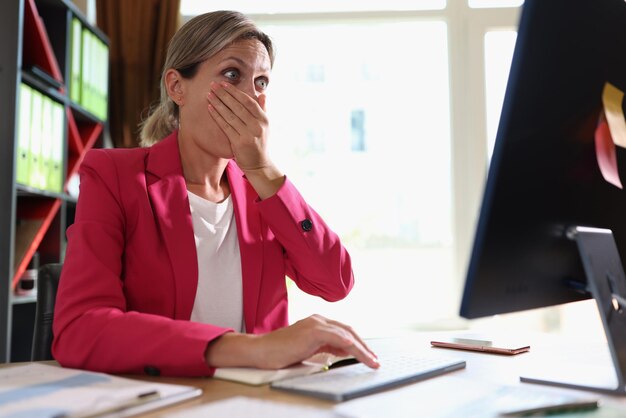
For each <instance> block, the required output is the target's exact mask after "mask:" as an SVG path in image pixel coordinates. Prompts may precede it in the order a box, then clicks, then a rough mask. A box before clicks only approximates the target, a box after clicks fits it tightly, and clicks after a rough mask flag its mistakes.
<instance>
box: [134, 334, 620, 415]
mask: <svg viewBox="0 0 626 418" xmlns="http://www.w3.org/2000/svg"><path fill="white" fill-rule="evenodd" d="M449 334H450V333H445V334H443V335H449ZM441 336H442V333H419V334H417V333H416V334H411V335H407V336H403V337H397V338H385V339H375V340H368V344H370V346H371V347H372V348H373V349H374V350H375V351H377V352H383V351H384V352H387V353H389V352H395V351H398V352H401V351H405V350H408V351H424V352H426V353H429V354H437V355H441V356H448V357H456V358H461V359H464V360H465V361H466V363H467V367H466V368H465V369H462V370H457V371H454V372H452V373H448V374H446V375H443V376H438V377H436V378H432V379H429V380H425V381H422V382H418V383H413V384H409V385H405V386H402V387H400V388H396V389H393V390H389V391H386V392H383V393H379V394H375V395H370V396H367V397H363V398H359V399H355V400H352V401H349V402H344V403H339V404H337V403H333V402H330V401H324V400H319V399H315V398H310V397H305V396H299V395H294V394H290V393H285V392H280V391H276V390H271V389H270V388H269V387H268V386H267V385H264V386H248V385H243V384H238V383H232V382H226V381H221V380H216V379H210V378H168V377H150V376H136V375H132V376H130V375H129V376H125V377H129V378H133V379H139V380H144V381H156V382H160V383H172V384H180V385H188V386H195V387H198V388H201V389H202V390H203V395H202V396H201V397H200V398H197V399H194V400H190V401H186V402H182V403H180V404H177V405H173V406H170V407H167V408H163V409H160V410H156V411H152V412H150V413H146V414H143V415H141V417H144V418H151V417H158V416H162V415H163V414H166V413H168V412H176V411H181V410H184V409H186V408H190V407H194V406H198V405H201V404H203V403H208V402H214V401H218V400H222V399H226V398H230V397H233V396H247V397H251V398H257V399H265V400H272V401H276V402H281V403H289V404H297V405H307V406H314V407H317V408H322V409H336V410H337V411H339V412H343V413H347V414H349V416H355V417H360V418H369V417H376V418H379V417H386V418H387V417H388V418H401V417H415V416H420V417H440V416H464V415H463V414H461V415H458V414H456V415H455V414H450V410H451V409H454V408H457V407H458V408H463V407H464V406H465V405H467V404H468V403H470V402H472V401H476V400H477V399H481V397H482V398H484V397H485V396H488V395H489V394H490V393H493V390H495V389H496V388H498V387H500V386H501V385H513V386H524V387H531V388H534V389H537V390H541V391H546V392H551V391H552V392H554V393H563V392H566V393H578V394H584V395H588V396H595V397H597V398H599V399H601V402H603V403H604V404H606V405H608V406H609V407H608V408H601V409H599V410H598V411H596V412H594V413H590V414H586V413H585V414H576V417H577V418H581V417H600V416H602V417H604V416H620V415H619V414H620V413H621V412H618V414H617V415H605V413H606V412H611V411H613V412H614V411H616V410H617V411H624V416H626V397H617V396H610V395H599V394H596V393H593V392H583V391H573V390H567V389H558V388H552V387H549V386H544V385H530V384H526V383H520V381H519V376H520V375H523V374H525V373H527V372H528V371H529V369H530V368H532V367H533V366H537V365H541V366H543V367H547V368H549V367H551V365H553V364H556V363H557V362H558V361H561V360H563V359H564V358H568V359H569V360H572V361H574V362H576V363H577V364H582V365H589V364H591V363H592V362H595V361H597V360H599V359H600V360H601V359H602V358H603V354H602V353H601V351H602V350H601V349H600V350H598V348H599V347H600V348H602V346H601V345H599V344H598V343H587V342H585V341H584V340H583V339H580V340H578V341H576V342H572V341H565V340H563V339H561V338H558V337H554V336H550V335H539V336H534V337H533V336H531V337H526V338H527V339H526V340H525V341H528V343H529V344H530V345H531V350H530V352H528V353H524V354H519V355H515V356H502V355H494V354H483V353H473V352H468V351H460V350H450V349H441V348H432V347H430V341H431V340H432V339H437V338H440V337H441ZM563 347H568V348H567V349H564V348H563ZM383 367H384V363H383ZM608 409H611V411H607V410H608ZM481 416H482V415H481Z"/></svg>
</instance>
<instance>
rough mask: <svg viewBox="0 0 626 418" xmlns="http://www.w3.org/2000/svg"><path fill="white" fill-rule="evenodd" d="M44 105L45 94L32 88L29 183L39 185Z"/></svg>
mask: <svg viewBox="0 0 626 418" xmlns="http://www.w3.org/2000/svg"><path fill="white" fill-rule="evenodd" d="M42 106H43V94H41V93H40V92H39V91H38V90H35V89H33V90H32V107H31V109H30V110H31V119H30V120H31V124H30V142H29V145H28V156H29V157H28V158H29V164H28V185H29V186H33V187H39V184H40V180H39V178H40V177H41V166H40V162H41V138H42V132H41V128H42Z"/></svg>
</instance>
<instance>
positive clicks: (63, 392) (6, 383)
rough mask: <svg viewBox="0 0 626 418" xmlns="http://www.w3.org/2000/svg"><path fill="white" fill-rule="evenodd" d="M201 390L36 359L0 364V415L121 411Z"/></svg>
mask: <svg viewBox="0 0 626 418" xmlns="http://www.w3.org/2000/svg"><path fill="white" fill-rule="evenodd" d="M201 394H202V391H201V390H200V389H198V388H195V387H192V386H181V385H170V384H164V383H153V382H144V381H139V380H133V379H126V378H122V377H117V376H111V375H108V374H104V373H94V372H88V371H84V370H75V369H66V368H62V367H56V366H47V365H43V364H36V363H30V364H26V365H18V366H12V367H4V368H0V417H29V418H39V417H41V418H44V417H45V418H49V417H76V416H84V415H86V414H97V415H98V416H100V415H107V414H108V415H111V414H113V413H114V414H115V416H117V417H126V416H130V415H133V414H137V413H141V412H145V411H149V410H152V409H156V408H160V407H162V406H166V405H170V404H173V403H176V402H180V401H183V400H185V399H189V398H193V397H196V396H200V395H201Z"/></svg>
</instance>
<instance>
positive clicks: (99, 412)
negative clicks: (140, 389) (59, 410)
mask: <svg viewBox="0 0 626 418" xmlns="http://www.w3.org/2000/svg"><path fill="white" fill-rule="evenodd" d="M160 397H161V395H160V394H159V392H157V391H156V390H153V391H151V392H145V393H140V394H139V395H137V396H136V397H134V398H130V399H128V400H123V401H121V402H119V403H116V404H115V405H111V406H107V407H104V408H102V409H92V408H89V409H85V410H83V411H76V412H69V413H67V414H60V415H56V416H55V417H54V418H96V417H103V416H106V415H110V414H115V413H118V412H122V411H124V410H126V409H130V408H133V407H135V406H139V405H143V404H145V403H148V402H152V401H154V400H157V399H159V398H160Z"/></svg>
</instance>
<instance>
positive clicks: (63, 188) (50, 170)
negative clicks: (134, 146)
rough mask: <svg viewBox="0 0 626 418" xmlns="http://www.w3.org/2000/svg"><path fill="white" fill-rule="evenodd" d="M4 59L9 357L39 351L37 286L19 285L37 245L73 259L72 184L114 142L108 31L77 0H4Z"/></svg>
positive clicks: (0, 326) (50, 258)
mask: <svg viewBox="0 0 626 418" xmlns="http://www.w3.org/2000/svg"><path fill="white" fill-rule="evenodd" d="M0 62H2V68H1V69H0V95H1V97H2V98H3V100H2V101H0V133H1V134H0V135H1V136H0V363H2V362H15V361H25V360H30V351H31V341H32V334H33V327H34V315H35V308H36V296H34V295H17V294H16V288H17V287H18V283H19V280H20V278H21V277H22V274H23V273H24V272H25V271H26V269H27V267H28V265H29V263H30V262H31V259H33V256H34V255H35V253H37V254H38V257H39V260H40V264H46V263H52V262H61V261H63V257H64V252H65V230H66V228H67V226H68V225H70V224H71V223H72V222H73V217H74V215H73V214H74V211H75V203H76V196H75V195H74V193H70V192H68V190H69V189H68V184H70V183H71V182H73V181H75V177H76V175H77V172H78V168H79V166H80V163H81V161H82V159H83V157H84V155H85V153H86V152H87V151H88V150H89V149H91V148H93V147H104V146H109V139H108V135H107V132H108V129H107V113H108V112H107V96H108V94H107V91H108V39H107V38H106V36H104V34H103V33H102V32H101V31H99V30H98V29H97V28H96V27H94V26H93V25H91V24H89V23H88V22H87V20H86V19H85V17H84V16H83V15H82V13H81V12H80V11H79V10H78V9H77V8H76V6H75V5H74V4H73V3H71V1H70V0H11V1H0ZM35 96H37V97H36V98H35ZM40 102H41V103H42V104H41V105H40ZM29 104H30V106H29ZM38 127H39V128H38ZM25 147H26V148H25ZM55 170H56V171H55Z"/></svg>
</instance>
